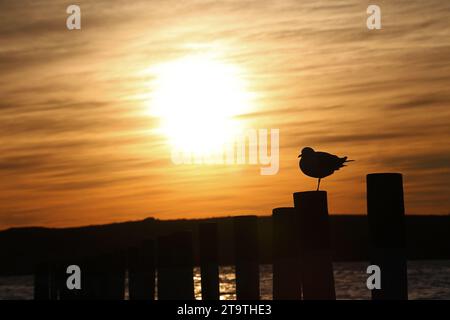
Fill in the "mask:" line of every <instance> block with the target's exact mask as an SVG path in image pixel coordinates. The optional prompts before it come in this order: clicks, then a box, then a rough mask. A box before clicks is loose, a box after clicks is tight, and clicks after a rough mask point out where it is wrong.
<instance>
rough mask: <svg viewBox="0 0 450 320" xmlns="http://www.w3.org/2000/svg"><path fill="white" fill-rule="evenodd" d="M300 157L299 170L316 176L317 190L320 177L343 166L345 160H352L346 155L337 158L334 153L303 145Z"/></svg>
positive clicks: (330, 173) (326, 175)
mask: <svg viewBox="0 0 450 320" xmlns="http://www.w3.org/2000/svg"><path fill="white" fill-rule="evenodd" d="M298 157H299V158H301V159H300V162H299V167H300V170H302V172H303V173H304V174H306V175H307V176H310V177H313V178H318V179H319V182H318V183H317V191H318V190H319V186H320V179H322V178H325V177H328V176H329V175H332V174H333V173H334V171H336V170H339V169H340V168H342V167H345V164H344V163H346V162H349V161H354V160H347V157H343V158H339V157H338V156H335V155H334V154H330V153H326V152H320V151H317V152H316V151H314V149H313V148H310V147H305V148H303V149H302V152H301V153H300V154H299V156H298Z"/></svg>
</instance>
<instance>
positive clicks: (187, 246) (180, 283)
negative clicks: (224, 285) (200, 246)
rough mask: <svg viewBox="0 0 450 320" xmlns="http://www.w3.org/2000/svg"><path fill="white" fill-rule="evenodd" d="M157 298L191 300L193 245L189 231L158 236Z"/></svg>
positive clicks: (193, 297)
mask: <svg viewBox="0 0 450 320" xmlns="http://www.w3.org/2000/svg"><path fill="white" fill-rule="evenodd" d="M157 265H158V277H157V284H158V285H157V286H158V299H159V300H193V299H195V296H194V279H193V278H194V274H193V246H192V234H191V233H190V232H177V233H174V234H171V235H168V236H162V237H159V238H158V263H157Z"/></svg>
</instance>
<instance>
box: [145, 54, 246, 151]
mask: <svg viewBox="0 0 450 320" xmlns="http://www.w3.org/2000/svg"><path fill="white" fill-rule="evenodd" d="M247 87H248V86H247V84H246V83H245V81H244V73H243V71H242V70H241V69H240V68H238V67H237V66H236V65H232V64H228V63H225V62H223V61H220V60H219V59H217V58H213V57H211V56H208V55H194V56H188V57H185V58H181V59H178V60H175V61H171V62H168V63H164V64H161V65H159V66H157V67H155V82H154V91H153V93H152V98H151V104H150V110H151V114H152V115H153V116H157V117H158V118H159V119H160V120H161V128H160V129H161V131H162V132H163V134H164V135H165V136H166V137H167V139H168V141H169V142H170V145H171V147H172V148H173V149H176V150H177V151H182V152H189V153H192V154H194V155H206V154H211V153H214V152H217V151H220V150H221V148H223V146H224V145H225V144H226V143H229V142H231V141H232V140H233V138H234V136H235V135H236V134H237V132H240V131H241V130H242V125H241V123H240V122H239V121H238V120H237V119H236V117H237V116H238V115H241V114H245V113H247V112H249V110H250V109H251V100H252V99H251V94H250V92H249V91H248V90H247Z"/></svg>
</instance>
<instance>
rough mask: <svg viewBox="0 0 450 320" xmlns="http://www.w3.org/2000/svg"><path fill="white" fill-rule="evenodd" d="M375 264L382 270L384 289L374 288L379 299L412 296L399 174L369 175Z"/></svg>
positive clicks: (372, 255)
mask: <svg viewBox="0 0 450 320" xmlns="http://www.w3.org/2000/svg"><path fill="white" fill-rule="evenodd" d="M367 215H368V219H369V234H370V248H371V250H370V258H371V264H373V265H377V266H379V267H380V269H381V289H380V290H377V289H374V290H372V299H375V300H406V299H408V286H407V282H408V280H407V265H406V249H405V247H406V240H405V208H404V202H403V181H402V175H401V174H399V173H377V174H368V175H367Z"/></svg>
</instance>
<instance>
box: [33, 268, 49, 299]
mask: <svg viewBox="0 0 450 320" xmlns="http://www.w3.org/2000/svg"><path fill="white" fill-rule="evenodd" d="M50 281H51V273H50V266H49V265H48V264H47V263H39V264H37V265H36V266H35V268H34V300H50V299H51V296H50V291H51V282H50Z"/></svg>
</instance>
